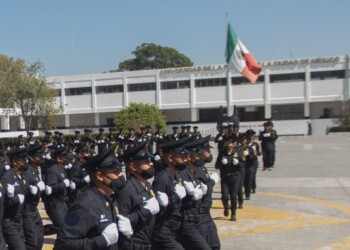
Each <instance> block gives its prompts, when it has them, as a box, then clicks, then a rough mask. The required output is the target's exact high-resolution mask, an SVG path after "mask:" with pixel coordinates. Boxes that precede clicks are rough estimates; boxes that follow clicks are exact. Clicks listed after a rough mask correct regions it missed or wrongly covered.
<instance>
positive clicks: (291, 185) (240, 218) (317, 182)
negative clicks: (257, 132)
mask: <svg viewBox="0 0 350 250" xmlns="http://www.w3.org/2000/svg"><path fill="white" fill-rule="evenodd" d="M213 146H214V148H213V151H214V156H215V157H216V155H217V152H216V150H215V149H216V145H213ZM349 149H350V133H342V134H330V135H328V136H322V137H314V136H308V137H306V136H305V137H280V138H279V140H278V141H277V157H276V167H275V168H274V169H273V170H272V171H262V168H261V165H260V167H259V171H258V181H257V182H258V189H257V193H256V194H254V195H252V197H251V199H250V200H249V201H245V203H244V208H243V209H239V210H237V211H238V214H237V221H236V222H231V221H229V220H228V218H226V217H224V216H223V209H222V205H221V201H220V186H217V187H216V188H215V194H214V197H215V201H214V205H213V208H212V216H213V218H214V219H215V222H216V224H217V226H218V230H219V236H220V239H221V244H222V249H239V250H248V249H249V250H251V249H254V250H265V249H268V250H339V249H343V250H348V249H350V150H349ZM261 162H262V160H261V159H260V163H261ZM209 169H210V171H216V170H215V169H214V168H213V165H212V164H210V165H209ZM43 216H45V215H44V214H43ZM46 222H47V221H46ZM53 241H54V240H53V239H52V238H46V241H45V242H46V244H45V249H52V246H53V245H52V244H53Z"/></svg>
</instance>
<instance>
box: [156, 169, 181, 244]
mask: <svg viewBox="0 0 350 250" xmlns="http://www.w3.org/2000/svg"><path fill="white" fill-rule="evenodd" d="M159 169H160V168H159ZM177 183H181V176H178V175H175V176H174V175H173V174H171V173H170V171H169V169H168V168H166V166H165V165H164V166H162V169H161V170H159V172H158V173H157V174H156V176H155V179H154V182H153V188H154V191H155V192H158V191H159V192H164V193H166V194H167V195H168V197H169V204H168V206H167V207H166V208H162V207H161V210H160V212H159V213H158V214H157V220H156V223H155V226H154V229H153V234H152V250H163V249H170V250H183V249H184V248H183V247H182V245H181V244H180V243H179V242H178V241H176V234H177V231H178V230H179V228H180V226H181V221H182V219H181V214H180V207H181V199H180V197H179V196H178V195H177V194H175V192H174V189H175V185H176V184H177Z"/></svg>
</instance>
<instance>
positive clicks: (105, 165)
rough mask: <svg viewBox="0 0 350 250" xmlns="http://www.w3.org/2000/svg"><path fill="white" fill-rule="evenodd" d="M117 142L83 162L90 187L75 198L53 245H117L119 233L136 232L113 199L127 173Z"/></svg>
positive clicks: (86, 249) (76, 249)
mask: <svg viewBox="0 0 350 250" xmlns="http://www.w3.org/2000/svg"><path fill="white" fill-rule="evenodd" d="M116 145H117V144H114V145H111V146H110V147H109V148H108V149H107V150H106V151H104V152H102V153H101V154H98V155H96V156H94V157H92V158H91V159H89V160H88V161H87V162H86V163H85V164H83V165H82V167H83V168H85V169H87V172H88V173H89V176H90V178H91V187H89V188H87V189H86V190H85V191H84V192H83V193H82V194H81V195H79V196H78V197H77V198H76V200H75V201H74V202H73V204H72V206H71V208H70V209H69V211H68V213H67V216H66V219H65V221H64V223H63V226H62V229H61V230H60V232H59V233H58V235H57V239H56V242H55V247H54V249H57V250H59V249H63V250H70V249H72V250H80V249H81V250H94V249H118V244H117V243H118V239H119V238H120V236H121V235H124V236H125V237H128V238H130V237H131V235H132V234H133V229H132V227H131V224H130V221H129V219H127V218H126V217H124V216H122V215H121V214H119V209H118V204H117V202H116V200H115V199H114V195H115V194H117V193H119V191H120V189H121V188H123V187H124V185H125V177H124V176H123V174H122V169H121V167H120V165H118V161H117V158H116V156H115V154H114V150H115V147H116ZM119 232H120V233H119Z"/></svg>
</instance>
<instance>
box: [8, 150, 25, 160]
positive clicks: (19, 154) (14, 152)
mask: <svg viewBox="0 0 350 250" xmlns="http://www.w3.org/2000/svg"><path fill="white" fill-rule="evenodd" d="M7 156H8V157H10V158H11V159H12V158H14V157H23V158H24V157H26V156H27V148H15V149H13V150H11V151H9V152H7Z"/></svg>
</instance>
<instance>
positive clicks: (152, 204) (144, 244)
mask: <svg viewBox="0 0 350 250" xmlns="http://www.w3.org/2000/svg"><path fill="white" fill-rule="evenodd" d="M147 144H148V142H147V141H146V142H141V143H139V144H137V145H135V146H134V147H131V148H128V149H126V150H125V152H124V154H123V156H122V158H123V161H124V163H125V166H126V170H127V171H128V173H129V178H128V179H127V181H125V177H124V175H122V170H121V167H120V164H119V161H118V159H117V158H116V157H115V152H116V149H117V147H118V145H112V146H111V147H110V148H109V149H107V150H106V151H104V152H103V153H102V154H99V155H97V156H95V157H93V158H92V159H90V160H89V161H87V162H86V163H85V164H83V166H82V167H84V168H86V170H87V172H88V173H89V176H90V179H91V182H92V185H91V186H90V187H89V188H87V189H86V190H85V191H84V192H82V193H81V194H80V195H78V196H77V198H76V199H75V201H74V202H73V204H72V205H71V208H70V209H69V211H68V213H67V215H66V219H65V222H64V224H63V226H62V228H61V230H60V232H59V233H58V236H57V240H56V242H55V249H105V248H107V247H109V248H110V249H117V248H118V247H119V248H120V249H220V241H219V239H218V235H217V229H216V226H215V224H214V222H213V220H212V218H211V217H210V208H211V203H212V199H211V195H212V191H213V186H214V185H215V184H216V183H217V182H218V181H219V176H218V175H217V174H216V173H214V174H212V175H209V174H208V172H207V170H206V168H205V163H206V162H210V161H211V160H212V155H211V153H210V147H209V137H206V138H203V139H191V138H189V137H186V138H182V139H179V140H172V141H166V142H163V143H161V144H159V145H158V149H159V152H161V154H160V156H161V157H160V159H158V160H156V158H155V157H153V156H152V155H151V154H150V153H149V151H148V148H147ZM154 164H157V166H158V167H157V171H156V169H155V168H154ZM153 177H154V181H153V184H152V185H151V183H150V182H149V180H150V179H151V178H153Z"/></svg>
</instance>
